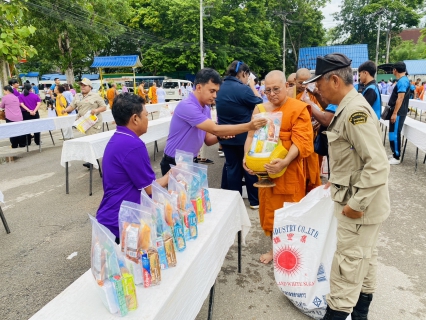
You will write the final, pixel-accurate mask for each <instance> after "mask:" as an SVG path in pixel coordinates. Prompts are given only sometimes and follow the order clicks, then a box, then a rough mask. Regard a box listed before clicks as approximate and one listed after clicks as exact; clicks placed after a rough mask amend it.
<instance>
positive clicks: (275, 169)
mask: <svg viewBox="0 0 426 320" xmlns="http://www.w3.org/2000/svg"><path fill="white" fill-rule="evenodd" d="M288 165H289V164H288V163H287V161H286V160H285V159H274V160H271V162H270V163H269V164H265V169H266V171H267V172H268V173H269V174H277V173H280V172H281V171H282V170H283V169H284V168H286V167H287V166H288Z"/></svg>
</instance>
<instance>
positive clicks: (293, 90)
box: [287, 73, 296, 98]
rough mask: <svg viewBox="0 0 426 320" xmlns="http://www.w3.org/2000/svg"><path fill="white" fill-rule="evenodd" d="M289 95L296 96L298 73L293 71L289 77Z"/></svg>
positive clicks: (290, 96)
mask: <svg viewBox="0 0 426 320" xmlns="http://www.w3.org/2000/svg"><path fill="white" fill-rule="evenodd" d="M287 83H288V87H287V97H289V98H296V73H292V74H290V75H289V76H288V78H287Z"/></svg>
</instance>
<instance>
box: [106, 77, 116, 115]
mask: <svg viewBox="0 0 426 320" xmlns="http://www.w3.org/2000/svg"><path fill="white" fill-rule="evenodd" d="M116 96H117V85H116V84H115V83H113V84H112V85H111V88H109V89H108V90H107V99H108V103H109V107H110V108H111V109H112V104H113V102H114V98H115V97H116Z"/></svg>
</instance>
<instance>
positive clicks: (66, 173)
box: [65, 161, 70, 194]
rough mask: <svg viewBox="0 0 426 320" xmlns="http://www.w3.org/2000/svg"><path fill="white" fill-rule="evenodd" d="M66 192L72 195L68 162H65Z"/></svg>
mask: <svg viewBox="0 0 426 320" xmlns="http://www.w3.org/2000/svg"><path fill="white" fill-rule="evenodd" d="M65 191H66V193H67V194H69V193H70V188H69V184H68V161H67V162H65Z"/></svg>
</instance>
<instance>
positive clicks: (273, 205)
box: [243, 70, 314, 264]
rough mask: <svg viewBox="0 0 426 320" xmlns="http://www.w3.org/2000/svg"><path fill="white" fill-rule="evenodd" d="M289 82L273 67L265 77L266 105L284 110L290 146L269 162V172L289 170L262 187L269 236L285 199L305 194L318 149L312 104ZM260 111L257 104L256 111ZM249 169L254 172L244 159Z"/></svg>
mask: <svg viewBox="0 0 426 320" xmlns="http://www.w3.org/2000/svg"><path fill="white" fill-rule="evenodd" d="M287 88H288V87H287V83H286V79H285V75H284V73H282V71H278V70H275V71H271V72H270V73H268V75H267V76H266V77H265V93H266V94H267V96H268V100H269V102H266V103H264V105H263V107H264V108H265V110H266V111H269V112H278V111H281V112H283V117H282V123H281V128H280V139H281V141H282V144H283V146H284V147H285V148H286V149H287V150H288V154H287V156H286V157H285V158H284V159H275V160H272V161H271V163H270V164H266V165H265V169H266V171H267V172H268V173H269V174H276V173H279V172H281V171H282V170H283V169H284V168H286V167H287V170H286V171H285V173H284V174H283V175H282V176H281V177H279V178H276V179H273V181H274V183H275V184H276V186H275V187H272V188H259V217H260V224H261V226H262V229H263V230H264V232H265V234H266V235H267V236H271V235H272V230H273V227H274V212H275V210H277V209H280V208H282V207H283V205H284V202H298V201H300V200H301V199H302V198H303V197H304V196H305V190H306V176H305V170H304V159H305V158H306V157H308V156H310V155H311V154H312V153H313V152H314V146H313V128H312V123H311V116H310V114H309V110H308V105H307V104H306V103H303V102H301V101H298V100H296V99H294V98H289V97H288V96H287ZM256 113H259V107H256V108H255V109H254V111H253V114H256ZM253 135H254V131H250V132H249V133H248V136H247V140H246V143H245V146H244V149H245V152H246V153H247V152H248V151H249V150H250V146H251V142H252V140H253ZM243 165H244V168H245V170H247V171H248V172H249V173H251V174H254V172H253V171H251V170H250V169H248V168H247V166H246V165H245V160H244V162H243ZM272 259H273V255H272V250H271V251H269V252H267V253H265V254H263V255H261V257H260V261H261V262H262V263H265V264H267V263H269V262H270V261H271V260H272Z"/></svg>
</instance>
